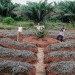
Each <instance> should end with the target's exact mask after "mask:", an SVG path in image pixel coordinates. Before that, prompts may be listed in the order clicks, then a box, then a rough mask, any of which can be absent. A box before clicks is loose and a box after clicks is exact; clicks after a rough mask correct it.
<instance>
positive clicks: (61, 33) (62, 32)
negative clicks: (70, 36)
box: [57, 26, 65, 42]
mask: <svg viewBox="0 0 75 75" xmlns="http://www.w3.org/2000/svg"><path fill="white" fill-rule="evenodd" d="M64 31H65V29H64V26H62V28H61V29H60V32H59V34H58V35H57V40H58V41H59V40H60V41H61V42H62V41H63V36H64Z"/></svg>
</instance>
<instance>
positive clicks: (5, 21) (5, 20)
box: [3, 17, 15, 24]
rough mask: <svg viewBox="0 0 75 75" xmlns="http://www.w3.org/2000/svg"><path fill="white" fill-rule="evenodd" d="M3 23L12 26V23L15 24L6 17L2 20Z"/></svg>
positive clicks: (11, 19)
mask: <svg viewBox="0 0 75 75" xmlns="http://www.w3.org/2000/svg"><path fill="white" fill-rule="evenodd" d="M3 23H7V24H13V23H15V20H14V19H13V18H11V17H6V18H4V20H3Z"/></svg>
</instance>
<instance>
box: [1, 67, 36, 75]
mask: <svg viewBox="0 0 75 75" xmlns="http://www.w3.org/2000/svg"><path fill="white" fill-rule="evenodd" d="M10 70H11V68H8V69H5V70H3V71H2V72H0V75H10ZM19 75H25V73H19ZM27 75H36V69H35V68H33V69H32V70H30V71H29V72H28V73H27Z"/></svg>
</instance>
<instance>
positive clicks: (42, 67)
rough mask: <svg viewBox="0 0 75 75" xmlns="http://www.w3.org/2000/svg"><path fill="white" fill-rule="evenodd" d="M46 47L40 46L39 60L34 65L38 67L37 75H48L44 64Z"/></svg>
mask: <svg viewBox="0 0 75 75" xmlns="http://www.w3.org/2000/svg"><path fill="white" fill-rule="evenodd" d="M43 50H44V48H40V47H39V48H38V53H37V57H38V62H37V63H36V64H35V65H34V66H35V67H36V75H46V74H45V64H44V52H43Z"/></svg>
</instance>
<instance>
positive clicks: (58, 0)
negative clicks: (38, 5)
mask: <svg viewBox="0 0 75 75" xmlns="http://www.w3.org/2000/svg"><path fill="white" fill-rule="evenodd" d="M26 1H32V2H39V1H40V0H12V2H13V3H20V4H26ZM42 1H43V0H42ZM53 1H56V2H60V1H65V0H48V3H51V2H53ZM67 1H74V0H67Z"/></svg>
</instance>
